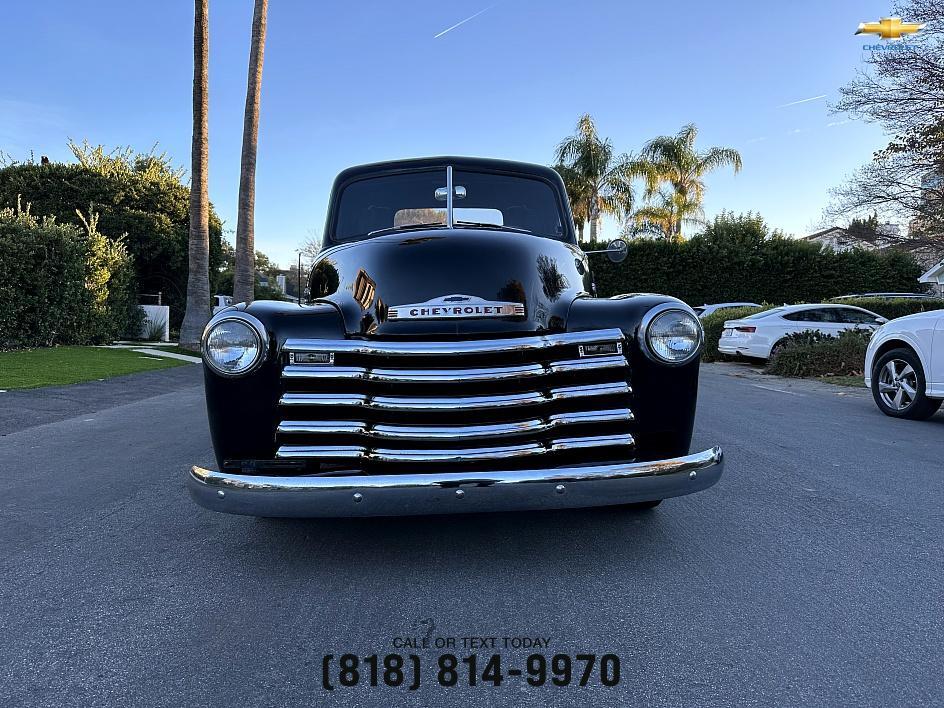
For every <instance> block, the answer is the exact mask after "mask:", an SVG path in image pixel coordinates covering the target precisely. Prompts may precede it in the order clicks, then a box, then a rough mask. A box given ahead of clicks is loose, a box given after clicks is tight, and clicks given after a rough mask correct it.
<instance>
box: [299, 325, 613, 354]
mask: <svg viewBox="0 0 944 708" xmlns="http://www.w3.org/2000/svg"><path fill="white" fill-rule="evenodd" d="M623 338H624V335H623V331H622V330H620V329H598V330H590V331H587V332H561V333H559V334H544V335H539V336H536V337H519V338H511V339H475V340H461V341H456V342H415V341H414V342H391V341H367V340H356V339H287V340H286V341H285V344H283V345H282V349H283V351H297V352H320V351H334V352H336V353H337V352H344V353H348V354H371V355H388V356H424V355H442V356H462V355H465V354H483V353H509V352H512V353H513V352H522V351H541V350H545V349H551V348H553V347H558V346H567V345H571V344H588V343H602V342H612V341H622V340H623Z"/></svg>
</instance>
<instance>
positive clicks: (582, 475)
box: [187, 447, 724, 517]
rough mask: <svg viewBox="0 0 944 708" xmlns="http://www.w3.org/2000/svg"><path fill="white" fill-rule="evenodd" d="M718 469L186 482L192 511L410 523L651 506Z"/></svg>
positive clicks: (716, 453) (602, 468)
mask: <svg viewBox="0 0 944 708" xmlns="http://www.w3.org/2000/svg"><path fill="white" fill-rule="evenodd" d="M723 469H724V460H723V455H722V453H721V448H719V447H715V448H712V449H710V450H705V451H704V452H699V453H697V454H694V455H686V456H685V457H676V458H672V459H669V460H655V461H652V462H633V463H626V464H608V465H597V466H590V467H565V468H553V469H543V470H512V471H504V472H474V473H443V474H408V475H374V476H359V477H262V476H249V475H239V474H228V473H223V472H214V471H211V470H206V469H203V468H202V467H194V468H193V469H192V470H191V471H190V474H189V475H188V480H187V481H188V487H189V489H190V493H191V495H192V496H193V498H194V500H195V501H196V502H197V503H198V504H200V505H201V506H204V507H206V508H207V509H212V510H213V511H221V512H226V513H230V514H249V515H253V516H288V517H346V516H411V515H417V514H459V513H467V512H482V511H522V510H534V509H568V508H576V507H589V506H608V505H613V504H632V503H635V502H645V501H652V500H655V499H665V498H668V497H677V496H681V495H683V494H691V493H692V492H698V491H701V490H702V489H707V488H708V487H710V486H711V485H713V484H714V483H715V482H717V481H718V479H719V478H720V477H721V472H722V470H723Z"/></svg>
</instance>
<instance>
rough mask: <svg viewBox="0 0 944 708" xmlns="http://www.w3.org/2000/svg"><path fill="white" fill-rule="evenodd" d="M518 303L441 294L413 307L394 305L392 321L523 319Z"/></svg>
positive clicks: (391, 315) (520, 305)
mask: <svg viewBox="0 0 944 708" xmlns="http://www.w3.org/2000/svg"><path fill="white" fill-rule="evenodd" d="M524 314H525V311H524V305H522V304H521V303H520V302H494V301H492V300H483V299H482V298H480V297H473V296H472V295H444V296H443V297H437V298H433V299H432V300H427V301H426V302H418V303H415V304H413V305H394V306H393V307H390V308H389V309H388V310H387V318H388V319H391V320H472V319H479V318H483V317H524Z"/></svg>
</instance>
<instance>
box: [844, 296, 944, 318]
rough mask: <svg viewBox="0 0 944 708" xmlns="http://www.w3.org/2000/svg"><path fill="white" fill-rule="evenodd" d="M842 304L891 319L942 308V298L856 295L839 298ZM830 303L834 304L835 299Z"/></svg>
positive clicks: (943, 301)
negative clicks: (848, 297)
mask: <svg viewBox="0 0 944 708" xmlns="http://www.w3.org/2000/svg"><path fill="white" fill-rule="evenodd" d="M840 302H841V303H842V304H843V305H855V306H856V307H864V308H865V309H866V310H871V311H872V312H874V313H876V314H879V315H881V316H882V317H887V318H888V319H890V320H893V319H895V318H897V317H904V316H906V315H913V314H915V313H916V312H927V311H928V310H944V300H936V299H935V300H932V299H930V298H911V297H901V298H895V299H894V300H884V299H882V298H879V297H857V298H853V299H850V300H841V301H840ZM831 304H835V301H834V302H833V303H831Z"/></svg>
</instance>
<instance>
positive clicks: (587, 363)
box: [549, 355, 629, 374]
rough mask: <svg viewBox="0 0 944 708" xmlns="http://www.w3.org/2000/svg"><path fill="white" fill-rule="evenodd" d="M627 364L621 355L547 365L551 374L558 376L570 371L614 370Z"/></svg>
mask: <svg viewBox="0 0 944 708" xmlns="http://www.w3.org/2000/svg"><path fill="white" fill-rule="evenodd" d="M628 366H629V362H628V361H626V358H625V357H623V356H622V355H619V356H617V355H613V356H599V357H595V358H587V359H569V360H567V361H552V362H551V363H550V364H549V368H550V370H551V373H554V374H559V373H565V372H571V371H593V370H596V369H616V368H619V367H628Z"/></svg>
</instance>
